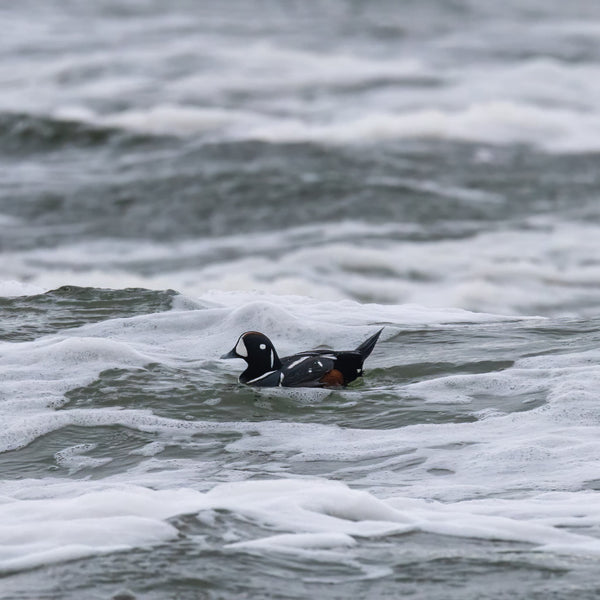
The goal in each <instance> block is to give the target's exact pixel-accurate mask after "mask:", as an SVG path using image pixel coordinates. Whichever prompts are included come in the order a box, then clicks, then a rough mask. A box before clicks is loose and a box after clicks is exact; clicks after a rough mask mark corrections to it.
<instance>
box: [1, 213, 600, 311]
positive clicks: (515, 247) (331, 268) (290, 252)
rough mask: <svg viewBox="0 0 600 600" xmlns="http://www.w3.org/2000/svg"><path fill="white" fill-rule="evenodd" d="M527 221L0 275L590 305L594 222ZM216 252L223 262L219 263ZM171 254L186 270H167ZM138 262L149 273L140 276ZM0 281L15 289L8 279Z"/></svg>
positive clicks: (59, 262)
mask: <svg viewBox="0 0 600 600" xmlns="http://www.w3.org/2000/svg"><path fill="white" fill-rule="evenodd" d="M528 225H529V227H527V228H522V227H519V228H515V229H506V230H503V231H492V232H482V233H479V234H478V235H476V236H474V237H467V238H461V239H451V240H442V241H440V240H436V241H430V242H421V241H409V240H403V235H402V231H403V230H402V228H398V229H395V226H381V227H377V226H369V225H364V224H359V223H346V224H335V225H320V226H315V227H299V228H292V229H289V230H287V231H283V232H275V233H268V234H260V235H259V234H248V235H237V236H229V237H224V238H220V239H218V240H209V239H207V240H200V241H186V242H176V243H172V244H169V243H163V244H160V243H149V242H137V241H135V242H122V241H121V242H119V241H114V240H100V241H97V242H95V243H93V244H85V245H69V246H59V247H57V248H54V249H47V250H44V252H41V251H37V250H30V251H22V252H12V253H10V254H8V256H7V260H6V261H5V262H4V263H3V265H2V267H0V280H9V281H10V280H12V281H14V280H16V279H17V278H22V279H23V280H25V279H26V280H27V282H28V283H27V284H26V285H25V284H23V285H24V287H23V291H27V290H29V289H34V290H39V289H53V288H56V287H58V286H60V285H65V284H69V285H91V286H98V287H112V288H120V287H128V286H139V287H147V288H153V289H167V288H174V289H177V290H178V291H180V292H182V293H184V294H186V295H187V296H190V297H194V296H195V297H199V296H206V294H208V293H209V292H210V291H211V290H222V291H234V290H235V291H240V290H246V291H248V292H254V291H255V290H257V289H260V290H262V291H265V292H268V293H272V294H273V293H274V294H281V295H290V294H293V295H298V296H312V297H315V298H319V299H321V300H331V301H337V300H343V299H358V300H361V301H362V302H365V301H367V302H368V301H372V302H376V303H390V304H399V303H403V304H418V305H424V306H429V307H439V308H442V307H457V308H463V309H467V310H471V311H480V312H488V313H500V314H501V313H504V314H565V315H569V314H578V313H579V314H581V313H582V312H583V313H585V312H586V311H592V310H595V307H596V306H597V304H598V300H599V299H600V292H599V290H598V287H597V286H595V285H594V283H595V282H596V281H597V280H598V278H599V277H600V263H598V262H597V261H595V260H593V259H592V258H591V257H594V256H597V255H599V254H600V235H599V231H600V230H599V227H598V225H596V224H594V223H591V222H587V223H581V222H568V221H567V222H562V223H556V222H550V221H548V220H547V219H546V220H543V219H540V220H537V221H536V220H531V222H530V223H529V224H528ZM349 238H352V239H353V240H354V241H353V242H350V241H349ZM301 239H303V240H304V241H303V242H302V243H300V241H299V240H301ZM225 251H226V252H227V254H228V255H229V257H230V258H228V259H227V260H223V259H220V258H219V256H220V253H221V252H225ZM324 255H325V256H327V262H326V263H323V260H322V259H323V256H324ZM175 256H176V257H177V260H178V261H180V262H183V263H184V264H185V265H186V266H184V267H182V268H181V269H180V270H173V267H172V260H171V259H172V258H173V257H175ZM161 261H165V267H164V268H162V267H161ZM191 263H193V264H194V265H195V266H194V267H191V266H189V265H190V264H191ZM140 265H142V266H147V267H149V269H150V274H148V273H147V272H144V273H142V272H140ZM144 271H145V269H144ZM15 286H16V292H15V291H14V289H13V288H15ZM6 288H8V293H22V291H21V289H19V285H18V284H12V283H11V284H6ZM0 290H1V288H0Z"/></svg>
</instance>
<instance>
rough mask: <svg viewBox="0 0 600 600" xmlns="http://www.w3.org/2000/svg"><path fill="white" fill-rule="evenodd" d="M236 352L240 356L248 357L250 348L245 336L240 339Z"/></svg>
mask: <svg viewBox="0 0 600 600" xmlns="http://www.w3.org/2000/svg"><path fill="white" fill-rule="evenodd" d="M235 352H236V354H237V355H238V356H242V357H244V358H248V348H246V344H245V343H244V338H243V337H241V338H240V339H239V340H238V343H237V344H236V346H235Z"/></svg>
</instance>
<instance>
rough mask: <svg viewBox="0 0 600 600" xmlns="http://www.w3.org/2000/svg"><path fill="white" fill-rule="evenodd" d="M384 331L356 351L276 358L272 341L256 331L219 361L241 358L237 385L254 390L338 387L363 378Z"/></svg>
mask: <svg viewBox="0 0 600 600" xmlns="http://www.w3.org/2000/svg"><path fill="white" fill-rule="evenodd" d="M382 331H383V329H380V330H379V331H378V332H377V333H375V334H373V335H372V336H371V337H370V338H368V339H367V340H365V341H364V342H363V343H362V344H360V345H359V346H358V348H356V349H355V350H343V351H339V350H330V351H329V350H309V351H306V352H299V353H298V354H293V355H292V356H285V357H283V358H279V356H278V355H277V351H276V350H275V347H274V346H273V343H272V342H271V340H270V339H269V338H268V337H267V336H266V335H264V334H263V333H259V332H258V331H246V332H245V333H243V334H242V335H241V336H240V337H239V339H238V341H237V343H236V345H235V346H234V347H233V349H232V350H231V351H230V352H228V353H227V354H224V355H223V356H222V357H221V358H242V359H243V360H245V361H246V363H247V365H248V366H247V368H246V370H245V371H244V372H243V373H242V374H241V375H240V382H241V383H245V384H247V385H252V386H257V387H275V386H282V387H339V386H345V385H348V384H349V383H350V382H352V381H354V380H355V379H356V378H357V377H360V376H361V375H362V374H363V363H364V361H365V359H366V358H367V357H368V356H369V355H370V354H371V352H372V351H373V348H374V347H375V344H376V343H377V340H378V339H379V336H380V335H381V332H382Z"/></svg>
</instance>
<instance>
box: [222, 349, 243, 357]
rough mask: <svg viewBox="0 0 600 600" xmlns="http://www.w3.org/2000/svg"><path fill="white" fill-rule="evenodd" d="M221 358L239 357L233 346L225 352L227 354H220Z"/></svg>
mask: <svg viewBox="0 0 600 600" xmlns="http://www.w3.org/2000/svg"><path fill="white" fill-rule="evenodd" d="M221 358H240V357H239V356H238V355H237V353H236V351H235V348H234V349H233V350H230V351H229V352H227V354H223V356H221Z"/></svg>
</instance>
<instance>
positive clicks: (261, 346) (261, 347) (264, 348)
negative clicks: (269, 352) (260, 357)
mask: <svg viewBox="0 0 600 600" xmlns="http://www.w3.org/2000/svg"><path fill="white" fill-rule="evenodd" d="M259 348H260V349H261V350H266V349H267V345H266V344H261V345H260V346H259Z"/></svg>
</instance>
